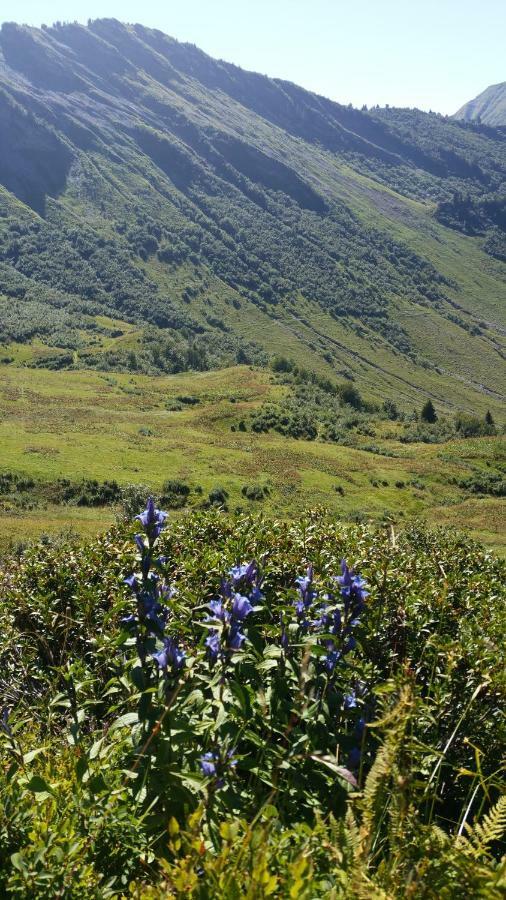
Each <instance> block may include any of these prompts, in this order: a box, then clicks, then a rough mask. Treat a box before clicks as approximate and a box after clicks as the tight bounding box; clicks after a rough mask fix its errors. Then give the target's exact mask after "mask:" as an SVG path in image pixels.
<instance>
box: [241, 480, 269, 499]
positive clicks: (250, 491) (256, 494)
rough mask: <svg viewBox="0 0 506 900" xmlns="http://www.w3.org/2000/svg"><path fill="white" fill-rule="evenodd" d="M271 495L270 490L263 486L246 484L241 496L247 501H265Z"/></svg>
mask: <svg viewBox="0 0 506 900" xmlns="http://www.w3.org/2000/svg"><path fill="white" fill-rule="evenodd" d="M269 493H270V491H269V488H268V487H267V485H263V484H245V485H244V487H243V488H242V489H241V494H242V496H243V497H246V500H264V499H265V497H267V496H268V495H269Z"/></svg>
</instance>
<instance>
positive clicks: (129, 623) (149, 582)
mask: <svg viewBox="0 0 506 900" xmlns="http://www.w3.org/2000/svg"><path fill="white" fill-rule="evenodd" d="M136 519H137V521H139V522H140V523H141V525H142V527H143V530H144V534H136V535H135V543H136V545H137V548H138V550H139V553H140V573H139V574H133V575H130V576H129V577H128V578H126V579H125V584H127V585H128V587H129V588H130V590H131V591H132V593H133V595H134V597H135V599H136V611H135V613H132V614H131V615H129V616H126V617H125V618H124V619H123V625H124V626H125V627H127V628H131V629H132V630H134V631H135V633H136V635H137V644H138V648H139V656H140V658H141V660H142V661H143V662H144V661H145V659H146V655H147V651H146V639H149V638H154V639H155V641H156V640H159V641H161V642H162V647H161V649H158V650H156V649H155V650H154V652H152V653H151V656H152V658H153V659H154V660H155V662H156V663H157V665H158V667H159V668H160V670H161V671H163V672H171V673H173V674H175V673H177V672H178V671H179V670H180V669H181V668H182V667H183V665H184V660H185V653H184V651H183V650H181V649H180V648H179V647H178V646H177V644H176V642H175V641H174V639H173V638H172V637H167V636H166V635H165V627H166V625H167V621H168V619H169V615H170V609H169V607H168V606H167V602H168V601H169V600H171V599H172V597H173V596H174V594H175V590H174V588H172V587H171V586H170V585H168V584H166V583H165V582H164V581H163V579H162V578H161V576H160V574H159V573H158V572H156V571H153V569H160V568H161V567H162V566H163V564H164V563H165V562H166V560H165V558H164V557H160V556H159V557H156V558H155V555H154V551H155V545H156V542H157V540H158V538H159V536H160V534H161V533H162V531H163V529H164V527H165V521H166V519H167V513H165V512H163V511H162V510H160V509H156V507H155V503H154V500H153V499H152V498H151V497H150V498H149V500H148V503H147V506H146V509H145V510H144V512H142V513H141V514H140V515H139V516H136ZM155 647H156V644H155Z"/></svg>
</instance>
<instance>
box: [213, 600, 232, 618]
mask: <svg viewBox="0 0 506 900" xmlns="http://www.w3.org/2000/svg"><path fill="white" fill-rule="evenodd" d="M209 609H210V610H211V612H212V613H213V615H212V616H208V621H212V620H213V619H217V620H218V621H219V622H223V623H224V624H226V623H227V622H229V621H230V613H229V612H228V610H227V609H225V607H224V605H223V601H222V600H211V602H210V603H209Z"/></svg>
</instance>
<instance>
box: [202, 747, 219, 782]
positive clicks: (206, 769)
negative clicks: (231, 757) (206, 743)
mask: <svg viewBox="0 0 506 900" xmlns="http://www.w3.org/2000/svg"><path fill="white" fill-rule="evenodd" d="M217 759H218V757H217V754H216V753H211V752H209V753H204V755H203V756H201V757H200V768H201V769H202V772H203V774H204V775H205V776H206V777H207V778H212V777H213V776H214V775H216V762H217Z"/></svg>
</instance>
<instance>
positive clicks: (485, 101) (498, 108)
mask: <svg viewBox="0 0 506 900" xmlns="http://www.w3.org/2000/svg"><path fill="white" fill-rule="evenodd" d="M455 118H456V119H464V121H466V122H472V121H475V120H476V119H480V120H481V121H482V122H484V123H485V125H494V126H503V127H506V81H503V82H501V84H491V85H490V87H488V88H486V89H485V90H484V91H482V92H481V94H478V96H477V97H475V98H474V100H470V101H469V102H468V103H465V104H464V106H462V107H461V108H460V109H459V111H458V112H456V113H455Z"/></svg>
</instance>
